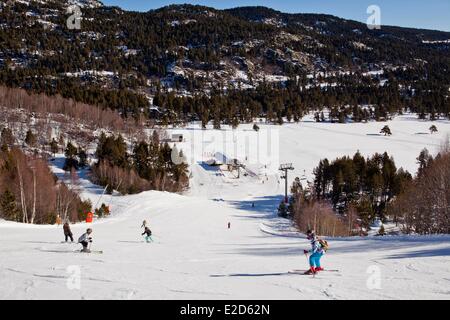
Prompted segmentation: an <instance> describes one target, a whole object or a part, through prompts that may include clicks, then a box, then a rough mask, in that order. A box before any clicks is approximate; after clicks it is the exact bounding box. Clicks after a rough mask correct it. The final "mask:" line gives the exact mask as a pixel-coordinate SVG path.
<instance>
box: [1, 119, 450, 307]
mask: <svg viewBox="0 0 450 320" xmlns="http://www.w3.org/2000/svg"><path fill="white" fill-rule="evenodd" d="M389 125H390V127H391V129H392V131H393V136H392V137H384V136H377V135H372V134H378V132H379V129H380V128H381V127H382V126H383V124H380V123H369V124H364V125H359V124H348V125H331V124H316V123H313V122H302V123H301V124H297V125H294V124H289V125H285V126H283V127H281V128H280V129H279V130H280V132H279V134H280V138H282V140H283V141H284V142H283V148H282V149H281V150H280V161H281V162H284V161H289V162H293V164H294V166H295V167H296V172H295V174H293V175H292V176H295V175H301V174H303V170H305V174H306V176H307V178H309V179H310V178H311V172H312V169H313V167H314V166H316V165H317V162H318V161H319V160H320V159H321V158H323V157H328V158H329V159H333V158H334V157H335V156H342V155H345V154H353V153H354V152H355V151H356V150H358V149H359V150H360V151H361V152H362V153H363V154H371V153H373V152H384V151H386V150H387V151H388V152H389V153H390V154H392V155H393V156H394V158H395V160H396V163H397V165H398V166H399V167H400V166H403V167H405V168H406V169H408V170H410V171H413V172H414V171H415V169H416V164H415V158H416V157H417V155H418V153H419V152H420V150H421V149H422V148H424V147H427V148H429V150H430V151H431V152H434V151H436V150H437V148H438V146H439V144H440V143H441V142H442V141H443V139H444V138H445V136H446V134H448V133H450V123H449V122H444V121H442V122H440V123H437V124H436V125H437V126H438V129H439V133H438V134H435V135H433V136H431V135H425V134H419V133H420V132H422V133H425V132H426V131H427V129H428V127H429V126H430V124H429V123H427V122H419V121H415V120H411V119H409V118H408V117H406V116H405V117H403V118H398V120H394V121H392V122H390V123H389ZM240 130H242V131H244V130H250V131H251V127H249V128H246V127H243V128H242V129H240ZM177 131H182V132H184V133H186V134H185V135H186V137H187V138H188V137H189V135H188V134H187V133H188V132H190V131H192V130H190V129H189V128H186V129H177ZM211 131H212V130H211ZM206 132H210V131H209V130H208V131H206ZM183 144H185V145H184V147H183ZM188 145H189V142H188V141H186V142H183V143H181V144H178V146H177V147H178V148H182V149H183V151H186V149H187V146H188ZM215 151H217V152H219V151H221V150H215ZM199 156H203V155H202V154H200V155H199ZM59 165H60V163H59V162H58V161H57V162H56V166H59ZM263 165H264V164H263V163H260V164H255V165H249V169H248V170H249V172H247V175H245V176H244V175H242V177H241V179H236V178H235V177H234V176H233V175H231V174H229V173H227V172H225V171H222V170H220V169H219V168H211V167H208V166H205V165H204V164H202V163H201V162H200V161H196V162H195V163H194V164H193V165H191V170H192V180H191V186H192V189H191V190H190V191H188V192H187V193H186V194H184V195H178V194H170V193H165V192H155V191H150V192H144V193H142V194H138V195H131V196H118V195H114V196H113V197H111V198H109V196H108V198H106V201H108V202H110V205H111V209H112V215H111V217H108V218H105V219H101V220H97V221H95V222H94V223H93V224H92V225H90V227H91V228H93V230H94V232H93V234H92V236H93V240H94V242H93V243H92V249H93V250H103V254H82V253H76V252H74V251H75V250H77V249H80V248H81V246H80V245H77V244H66V243H61V240H63V231H62V227H61V226H60V227H57V226H31V225H23V224H18V223H11V222H6V221H0V299H449V298H450V236H428V237H419V236H388V237H369V238H359V237H356V238H343V239H328V240H329V243H330V250H329V251H328V253H327V254H326V256H324V258H323V259H322V262H323V266H324V267H325V268H328V269H333V270H339V272H322V273H319V274H318V275H316V276H315V277H314V278H313V277H312V276H300V275H298V274H295V273H291V272H290V271H292V270H306V269H307V267H308V265H307V261H306V258H305V256H304V255H303V249H305V248H308V246H309V243H308V241H307V240H306V239H305V238H304V237H303V236H302V235H299V234H297V233H296V232H295V230H293V228H292V227H291V226H290V225H289V223H288V221H286V220H283V219H280V218H277V217H275V215H274V211H275V209H276V206H277V204H278V203H279V201H280V199H281V198H282V193H283V192H284V188H283V186H282V184H280V183H279V176H278V173H277V172H276V170H272V171H271V169H270V168H263ZM269 167H270V166H269ZM54 171H55V172H56V173H57V175H58V176H60V177H62V171H61V169H59V168H56V167H55V168H54ZM266 175H267V176H266ZM80 183H81V186H82V188H83V193H82V195H83V197H89V198H91V199H92V202H93V203H94V204H95V203H96V201H97V200H98V198H99V197H100V195H101V192H102V190H101V189H100V188H98V187H96V186H93V185H92V184H90V183H89V182H88V181H87V180H85V179H84V176H83V175H81V179H80ZM104 200H105V198H103V200H102V201H104ZM143 220H147V221H148V223H149V226H150V229H151V230H152V232H153V239H154V242H153V243H145V242H144V239H143V238H142V237H141V233H142V229H141V228H140V226H141V224H142V221H143ZM228 223H230V228H228ZM86 228H87V225H86V224H84V223H81V224H77V225H72V231H73V232H74V236H75V238H78V236H80V235H81V234H82V233H83V232H84V231H85V229H86ZM78 280H79V281H78Z"/></svg>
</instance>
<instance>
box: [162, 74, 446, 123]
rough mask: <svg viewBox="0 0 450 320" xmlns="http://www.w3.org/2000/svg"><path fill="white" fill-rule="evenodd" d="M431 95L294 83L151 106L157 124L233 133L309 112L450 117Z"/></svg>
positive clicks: (440, 98) (343, 116)
mask: <svg viewBox="0 0 450 320" xmlns="http://www.w3.org/2000/svg"><path fill="white" fill-rule="evenodd" d="M433 92H434V93H430V92H425V91H414V92H411V91H402V90H400V89H399V85H398V83H392V84H389V85H386V86H385V87H379V86H378V85H369V86H361V85H359V84H358V83H357V82H354V83H353V85H350V84H349V85H347V86H337V87H332V88H311V89H308V90H304V88H303V85H302V81H301V80H296V81H289V82H288V83H287V84H286V86H279V85H270V84H266V83H263V84H261V85H260V86H258V87H257V88H256V89H251V90H239V89H228V90H226V92H225V91H222V90H213V91H212V92H211V94H210V95H208V96H206V95H195V96H193V97H181V96H176V95H175V94H174V93H173V92H171V93H164V92H161V91H160V92H158V93H157V94H156V96H155V98H154V101H153V103H154V104H155V105H156V106H158V107H160V108H161V110H162V111H163V115H162V116H160V119H159V120H160V123H161V124H171V123H174V124H177V123H185V122H188V121H192V120H197V121H201V122H202V124H203V126H204V127H205V126H206V124H207V123H208V122H210V121H213V123H214V127H215V128H217V129H219V128H220V125H221V124H229V125H232V126H234V127H235V126H238V125H239V123H249V122H252V121H253V120H254V119H255V118H257V117H265V118H266V120H267V121H268V122H270V123H277V124H283V122H284V121H289V122H291V121H295V122H297V121H300V120H301V118H302V116H304V115H305V114H306V113H307V112H310V111H315V112H316V113H315V120H316V121H317V122H322V121H330V122H340V123H345V122H347V121H354V122H365V121H369V120H375V121H384V120H386V119H389V118H390V117H391V116H393V115H395V114H399V113H400V114H401V113H403V112H406V111H410V112H416V113H418V114H419V117H420V118H422V119H425V118H429V119H431V120H437V119H438V118H442V117H447V118H448V117H450V98H448V97H446V95H445V94H444V93H443V92H442V90H441V89H440V87H435V88H434V91H433ZM323 109H327V110H328V111H329V112H324V111H323ZM317 110H318V111H317ZM321 110H322V111H321ZM325 114H326V115H325Z"/></svg>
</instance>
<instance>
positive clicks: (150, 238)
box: [142, 227, 153, 243]
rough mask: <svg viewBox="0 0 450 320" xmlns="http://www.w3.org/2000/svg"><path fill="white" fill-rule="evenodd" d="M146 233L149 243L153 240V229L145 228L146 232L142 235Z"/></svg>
mask: <svg viewBox="0 0 450 320" xmlns="http://www.w3.org/2000/svg"><path fill="white" fill-rule="evenodd" d="M144 234H145V241H147V243H149V242H150V241H151V242H153V239H152V231H151V230H150V229H149V228H148V227H145V230H144V233H143V234H142V236H143V235H144Z"/></svg>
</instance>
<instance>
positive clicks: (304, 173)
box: [300, 170, 306, 181]
mask: <svg viewBox="0 0 450 320" xmlns="http://www.w3.org/2000/svg"><path fill="white" fill-rule="evenodd" d="M300 180H302V181H304V180H306V170H303V175H302V176H301V178H300Z"/></svg>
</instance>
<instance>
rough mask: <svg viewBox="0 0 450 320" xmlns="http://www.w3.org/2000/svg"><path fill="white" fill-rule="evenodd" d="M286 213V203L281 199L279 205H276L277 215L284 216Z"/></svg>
mask: <svg viewBox="0 0 450 320" xmlns="http://www.w3.org/2000/svg"><path fill="white" fill-rule="evenodd" d="M287 215H288V207H287V206H286V203H285V202H284V200H283V201H281V202H280V205H279V206H278V216H280V217H282V218H286V217H287Z"/></svg>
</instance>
